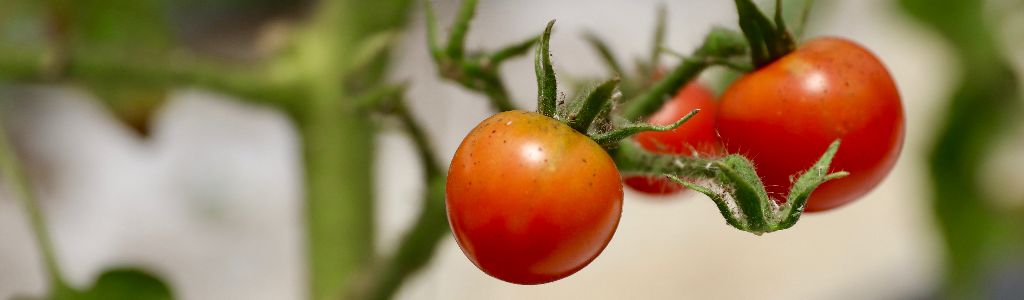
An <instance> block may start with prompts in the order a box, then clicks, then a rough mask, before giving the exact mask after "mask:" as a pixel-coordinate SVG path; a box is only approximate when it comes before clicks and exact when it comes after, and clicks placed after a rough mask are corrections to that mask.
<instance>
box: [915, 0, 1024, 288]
mask: <svg viewBox="0 0 1024 300" xmlns="http://www.w3.org/2000/svg"><path fill="white" fill-rule="evenodd" d="M900 4H902V7H903V8H904V10H905V11H906V12H907V13H908V14H910V15H911V16H913V17H915V18H917V19H918V20H920V21H921V22H923V23H924V24H926V25H928V26H929V27H931V28H932V29H934V30H935V31H936V32H938V33H939V34H940V35H941V36H942V37H943V38H944V39H945V40H946V41H947V42H948V43H949V44H950V45H951V46H952V48H953V50H954V53H955V54H956V62H957V66H958V67H959V69H960V71H961V74H960V82H959V83H958V85H957V86H956V88H955V90H954V91H953V94H952V98H951V99H949V100H948V101H949V102H948V106H947V109H946V112H945V116H944V123H943V125H942V126H941V127H940V128H939V129H938V131H937V138H936V141H935V144H934V145H933V146H932V149H931V150H930V153H928V156H927V159H928V168H929V171H930V174H929V175H930V180H931V187H932V195H931V197H932V203H933V212H934V214H935V218H936V222H937V223H938V225H939V229H940V231H941V232H942V234H943V237H944V239H945V240H944V242H945V243H944V244H945V248H946V262H947V265H946V268H947V270H946V283H945V284H944V288H945V290H944V291H943V294H944V296H945V297H948V298H951V299H979V298H988V297H986V296H992V295H989V294H988V293H989V291H986V290H985V289H984V286H985V285H986V284H988V283H987V282H985V280H990V278H987V277H986V276H988V275H989V273H991V272H993V269H995V268H996V267H997V266H999V265H1000V264H1002V263H1005V261H1008V260H1013V259H1014V258H1013V257H1012V256H1018V258H1019V257H1020V256H1021V252H1020V251H1021V250H1024V223H1022V221H1021V220H1020V217H1019V216H1018V215H1014V214H1012V213H1010V212H1006V211H1001V210H1000V209H999V208H998V207H995V206H994V205H993V203H994V202H995V201H993V199H992V195H989V194H988V193H986V191H985V189H984V188H983V187H982V183H981V182H980V178H981V176H980V174H981V172H982V166H983V165H984V163H985V162H986V160H987V159H988V158H990V157H991V156H992V155H991V154H992V150H993V146H995V145H996V144H997V143H998V142H999V141H1000V140H1002V139H1004V138H1006V134H1007V133H1008V131H1009V129H1010V128H1013V127H1014V126H1018V125H1019V124H1020V118H1021V116H1020V112H1021V109H1020V108H1021V101H1020V100H1021V97H1020V87H1019V81H1018V77H1017V76H1018V74H1017V70H1014V69H1013V67H1012V66H1011V64H1010V63H1009V62H1008V60H1007V59H1006V57H1005V56H1004V53H1003V49H1000V47H999V43H998V41H997V38H998V35H997V34H994V32H995V31H994V28H993V27H992V24H991V23H989V22H992V21H993V20H992V19H991V16H990V15H988V14H987V13H986V11H985V4H986V3H985V2H984V1H963V0H901V1H900Z"/></svg>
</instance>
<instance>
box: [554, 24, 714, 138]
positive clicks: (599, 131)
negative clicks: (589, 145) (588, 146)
mask: <svg viewBox="0 0 1024 300" xmlns="http://www.w3.org/2000/svg"><path fill="white" fill-rule="evenodd" d="M554 25H555V20H551V21H550V22H548V25H547V27H546V28H545V29H544V33H543V34H542V35H541V38H540V41H539V42H538V44H537V51H536V55H535V57H534V70H535V72H536V73H537V112H538V113H540V114H542V115H544V116H547V117H549V118H552V119H555V120H558V121H561V122H564V123H566V124H567V125H569V127H571V128H573V129H575V130H576V131H577V132H579V133H581V134H583V135H586V136H588V137H590V138H591V139H592V140H594V141H595V142H597V144H598V145H601V147H602V148H604V149H606V150H612V149H614V148H615V147H617V146H618V142H619V141H621V140H623V139H626V138H629V137H631V136H633V135H635V134H638V133H641V132H647V131H656V132H662V131H669V130H672V129H676V128H678V127H679V126H680V125H682V124H683V123H685V122H686V121H687V120H689V119H690V118H692V117H693V116H694V115H696V114H697V113H698V112H699V111H700V110H699V109H695V110H693V111H691V112H690V113H689V114H687V115H686V116H683V117H682V118H680V119H679V120H677V121H676V122H674V123H672V124H669V125H665V126H660V125H655V124H650V123H630V122H613V121H614V120H612V119H611V118H612V117H611V112H612V110H613V109H614V108H613V106H614V101H613V100H614V99H616V98H618V96H619V94H620V93H619V92H618V85H619V82H620V79H619V78H618V77H615V78H612V79H609V80H607V81H605V82H602V83H600V84H598V85H596V86H594V87H592V88H590V89H587V90H586V91H584V92H583V93H580V95H579V97H576V98H575V99H574V100H572V101H570V102H568V103H564V102H563V101H558V80H557V79H556V77H555V71H554V68H553V67H552V66H551V49H550V44H551V43H550V40H551V30H552V28H553V27H554ZM595 123H600V124H608V125H610V126H594V124H595Z"/></svg>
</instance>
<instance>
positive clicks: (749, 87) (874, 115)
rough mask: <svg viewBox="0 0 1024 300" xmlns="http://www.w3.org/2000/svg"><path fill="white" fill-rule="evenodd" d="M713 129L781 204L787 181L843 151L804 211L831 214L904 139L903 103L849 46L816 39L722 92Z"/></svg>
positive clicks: (877, 177) (859, 49)
mask: <svg viewBox="0 0 1024 300" xmlns="http://www.w3.org/2000/svg"><path fill="white" fill-rule="evenodd" d="M717 117H718V118H717V122H718V132H719V134H720V135H721V137H722V141H723V143H724V145H725V148H726V149H727V150H728V152H729V153H740V154H743V155H745V156H747V157H748V158H750V159H751V160H752V161H753V162H754V165H755V166H756V168H757V173H758V174H759V176H760V177H761V179H762V180H763V182H764V184H765V187H766V189H767V190H768V192H769V196H771V197H772V198H774V199H776V201H784V200H783V199H785V197H786V195H787V194H788V191H789V189H790V187H791V185H792V182H791V178H792V177H791V176H793V175H794V174H797V173H799V172H801V171H803V170H805V169H806V168H807V166H810V165H811V164H813V163H814V161H815V160H816V159H817V158H818V156H819V155H820V154H821V151H823V149H826V148H827V147H828V145H829V143H831V142H832V141H834V140H836V139H841V140H842V146H841V147H840V149H839V152H838V153H837V154H836V156H835V159H834V160H833V162H832V166H831V170H830V172H835V171H840V170H842V171H847V172H849V173H850V175H849V176H847V177H845V178H841V179H837V180H833V181H829V182H826V183H824V184H822V185H821V186H820V187H818V188H817V189H816V190H815V191H814V193H813V194H811V197H810V199H809V200H808V202H807V206H806V211H808V212H816V211H825V210H829V209H833V208H836V207H839V206H842V205H843V204H846V203H849V202H851V201H854V200H856V199H858V198H860V197H862V196H864V195H865V194H867V193H868V192H869V191H871V190H872V189H873V188H874V187H875V186H877V185H878V183H879V182H881V181H882V179H884V178H885V176H886V175H887V174H889V171H890V170H891V169H892V167H893V165H894V164H895V162H896V159H897V157H898V156H899V153H900V149H901V148H902V145H903V138H904V122H905V121H904V113H903V104H902V101H901V100H900V95H899V92H898V90H897V88H896V84H895V83H894V81H893V79H892V76H891V75H890V74H889V72H888V71H887V70H886V68H885V65H884V64H883V63H882V62H881V61H880V60H879V59H878V58H877V57H875V55H874V54H872V53H871V52H870V51H869V50H867V49H865V48H864V47H863V46H860V45H858V44H856V43H854V42H852V41H849V40H845V39H842V38H832V37H825V38H816V39H813V40H810V41H808V42H807V43H805V44H804V45H802V46H800V47H799V48H797V49H796V50H795V51H794V52H792V53H789V54H787V55H786V56H783V57H781V58H780V59H778V60H777V61H775V62H773V63H771V64H769V65H766V66H765V67H763V68H761V69H759V70H756V71H754V72H752V73H749V74H747V75H745V76H743V77H741V78H739V79H738V80H737V81H736V82H735V83H733V84H732V85H731V86H730V87H729V88H728V89H727V90H726V91H725V93H724V94H723V95H722V99H721V102H720V106H719V111H718V115H717Z"/></svg>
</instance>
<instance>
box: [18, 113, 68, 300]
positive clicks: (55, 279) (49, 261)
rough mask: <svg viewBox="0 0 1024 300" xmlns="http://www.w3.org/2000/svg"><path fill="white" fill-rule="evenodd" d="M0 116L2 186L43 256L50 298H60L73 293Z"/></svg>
mask: <svg viewBox="0 0 1024 300" xmlns="http://www.w3.org/2000/svg"><path fill="white" fill-rule="evenodd" d="M0 105H3V103H0ZM2 117H3V115H2V114H0V169H2V170H0V171H2V173H0V176H3V183H4V184H3V186H4V187H6V188H7V190H8V191H9V192H10V195H11V196H13V197H14V198H17V199H18V200H19V201H20V202H21V205H22V207H23V208H24V209H25V214H26V216H27V217H28V221H29V228H30V229H31V230H32V233H33V236H34V237H35V239H36V245H37V247H39V250H40V251H41V252H42V256H43V266H44V267H45V268H46V272H47V278H48V280H49V284H50V295H62V294H67V293H69V292H71V291H72V289H71V287H70V286H69V285H68V283H67V280H65V279H64V275H63V273H61V267H60V263H59V262H58V260H57V256H56V254H55V252H54V247H53V241H52V239H51V237H50V232H49V230H48V229H47V227H46V220H45V218H43V214H42V211H41V209H40V208H39V200H38V199H37V198H36V195H35V193H33V192H32V183H31V182H30V181H29V178H28V175H27V174H25V170H24V169H23V168H22V166H21V164H20V163H19V160H18V155H17V153H15V150H14V147H13V146H12V145H11V141H10V139H9V137H8V135H7V133H6V131H5V128H4V126H3V125H4V124H3V120H2Z"/></svg>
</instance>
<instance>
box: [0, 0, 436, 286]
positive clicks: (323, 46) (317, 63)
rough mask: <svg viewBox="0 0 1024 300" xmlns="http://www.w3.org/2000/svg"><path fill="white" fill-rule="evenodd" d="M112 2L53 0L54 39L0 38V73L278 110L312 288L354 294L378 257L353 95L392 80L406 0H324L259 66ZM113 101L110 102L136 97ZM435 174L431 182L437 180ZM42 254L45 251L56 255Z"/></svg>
mask: <svg viewBox="0 0 1024 300" xmlns="http://www.w3.org/2000/svg"><path fill="white" fill-rule="evenodd" d="M110 3H118V4H117V5H107V4H110ZM110 3H108V2H103V1H86V0H82V1H62V0H56V1H50V2H48V5H49V6H50V7H48V8H47V9H46V10H45V11H46V12H47V13H48V14H49V15H48V17H47V18H45V19H48V20H50V21H51V23H52V24H51V26H52V27H53V28H51V29H50V30H49V31H50V32H51V34H52V35H53V36H52V37H51V39H50V41H49V42H50V44H48V45H44V47H43V48H44V51H37V50H38V49H33V50H24V49H16V48H10V47H0V79H4V80H11V81H14V82H54V83H56V82H66V81H76V82H85V83H88V84H89V85H90V86H98V87H99V88H100V89H102V88H103V87H110V86H111V85H107V84H104V83H111V84H112V85H114V86H128V87H138V86H142V87H145V88H153V89H165V88H167V87H173V86H181V85H197V86H199V87H203V88H209V89H213V90H216V91H220V92H225V93H228V94H231V95H234V96H239V97H241V98H244V99H246V100H255V101H256V102H259V103H264V104H267V105H269V106H271V107H274V108H278V109H281V110H283V111H285V112H286V113H287V114H288V115H289V116H290V117H292V118H293V119H294V121H295V122H296V123H297V125H298V127H299V128H300V133H301V135H302V143H303V145H302V146H303V154H304V156H303V162H304V166H305V180H304V181H305V184H306V186H305V193H306V195H305V197H306V202H305V213H306V230H307V235H306V241H307V253H308V256H307V257H308V264H307V267H308V272H309V275H308V280H309V282H310V286H309V288H310V290H309V293H308V297H309V298H312V299H317V300H320V299H337V298H339V297H343V296H344V295H348V294H351V292H350V291H349V290H350V289H351V288H352V285H353V282H354V281H355V280H356V278H357V277H359V276H356V274H357V273H359V272H362V271H365V269H366V268H367V267H368V265H369V262H371V261H373V259H374V257H375V255H374V254H375V249H374V245H375V243H374V237H373V232H374V222H373V215H374V213H373V202H374V195H373V186H374V185H373V182H372V179H373V176H372V174H371V171H372V163H373V160H374V157H373V153H374V134H375V124H374V123H373V120H371V118H370V116H368V114H366V113H365V110H363V109H362V108H361V107H360V103H359V101H358V99H360V97H361V96H363V95H364V94H365V93H368V92H370V91H373V90H375V89H379V88H380V87H381V86H384V85H388V82H387V76H386V74H387V70H388V67H389V63H388V62H389V57H388V51H387V50H388V48H390V46H391V45H392V43H391V42H392V39H390V38H388V37H389V36H393V33H394V32H396V31H397V30H400V29H401V27H402V26H404V24H405V21H406V17H407V15H408V11H409V9H410V7H411V5H410V4H411V3H410V0H379V1H358V0H339V1H321V2H319V3H318V5H319V6H318V7H316V8H315V9H314V10H313V11H315V13H314V15H313V16H312V19H311V20H310V21H309V22H308V24H307V25H306V27H305V28H304V30H303V31H300V32H299V33H298V34H297V36H296V38H295V39H294V40H293V42H294V43H293V44H291V45H290V46H291V47H290V48H287V50H289V51H283V52H282V53H281V54H279V55H277V56H275V57H272V58H271V59H269V60H268V61H266V62H265V63H261V64H259V65H257V66H256V67H241V66H237V65H225V64H215V63H210V62H205V61H202V60H200V59H198V58H196V57H191V56H186V55H180V53H177V52H173V51H167V49H168V48H169V47H168V45H171V43H173V39H170V38H168V37H167V36H164V35H162V34H163V33H166V32H169V30H168V29H167V28H166V26H167V24H166V23H164V22H162V21H160V20H161V18H159V16H162V14H161V13H159V11H158V10H157V9H160V8H162V6H161V5H159V4H158V2H155V1H150V0H147V1H139V2H136V1H130V0H129V1H126V0H119V1H112V2H110ZM115 6H116V7H115ZM125 10H127V11H125ZM124 20H128V21H124ZM123 22H128V23H130V24H122V23H123ZM136 23H138V24H144V25H145V26H136V25H135V24H136ZM156 35H160V36H156ZM108 104H109V105H110V107H111V109H112V110H114V111H117V110H118V108H119V105H128V104H131V102H130V101H128V102H125V101H112V102H108ZM424 163H426V162H424ZM6 166H10V165H9V164H5V167H6ZM433 168H434V169H437V167H436V166H434V167H433ZM435 173H437V172H436V171H435ZM8 177H10V176H8ZM436 181H437V180H431V181H430V182H431V187H430V188H428V189H430V190H436V184H433V183H434V182H436ZM442 182H443V180H442ZM442 187H443V185H442ZM442 191H443V189H442ZM429 194H431V195H437V194H438V193H436V192H431V193H429ZM441 195H443V193H441ZM435 198H436V197H435ZM442 199H443V197H442ZM33 211H35V209H33ZM442 211H443V209H442ZM33 216H38V214H37V213H33ZM34 224H42V222H41V221H38V222H37V221H34ZM436 227H437V226H435V227H432V228H436ZM441 228H444V226H441ZM37 231H38V230H37ZM39 232H41V233H40V234H39V238H40V240H41V241H43V242H41V243H42V244H43V245H44V246H45V247H42V248H44V249H49V248H50V247H49V246H48V243H47V242H45V241H46V240H47V239H46V236H45V235H44V234H45V231H39ZM442 232H443V230H442ZM47 251H48V252H47V253H50V252H49V250H47ZM401 251H404V252H406V253H419V252H420V251H416V250H400V252H401ZM46 256H47V257H48V261H52V259H50V258H52V255H49V254H47V255H46ZM424 259H429V257H426V258H424ZM50 265H52V267H50ZM48 268H49V269H51V270H50V271H51V273H52V276H55V277H54V278H55V279H54V281H55V282H56V283H58V284H59V285H61V286H63V281H62V280H60V272H59V270H58V269H57V268H56V265H55V264H50V263H48ZM417 268H418V267H417ZM412 271H414V270H407V269H403V270H402V272H412ZM405 277H407V276H400V278H401V279H400V280H399V282H397V283H395V284H394V285H396V286H397V285H399V284H400V283H401V280H404V278H405ZM389 294H393V293H389ZM55 295H56V294H51V295H50V296H51V297H53V296H55Z"/></svg>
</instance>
